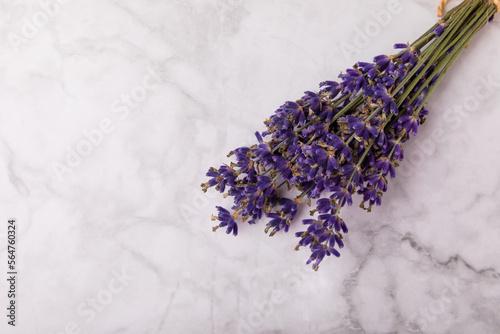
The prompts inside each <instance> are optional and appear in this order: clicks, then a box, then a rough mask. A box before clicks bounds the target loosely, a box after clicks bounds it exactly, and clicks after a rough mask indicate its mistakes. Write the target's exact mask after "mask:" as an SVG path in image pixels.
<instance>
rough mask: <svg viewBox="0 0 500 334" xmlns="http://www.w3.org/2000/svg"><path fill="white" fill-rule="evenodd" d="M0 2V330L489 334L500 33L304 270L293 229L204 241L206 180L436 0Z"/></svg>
mask: <svg viewBox="0 0 500 334" xmlns="http://www.w3.org/2000/svg"><path fill="white" fill-rule="evenodd" d="M0 5H1V10H0V16H1V20H0V32H1V35H0V41H1V46H2V47H1V50H2V51H1V52H0V76H1V80H0V161H1V163H0V166H1V171H0V189H1V191H0V208H1V210H0V211H1V217H0V220H3V223H2V224H0V246H1V248H0V253H1V254H0V256H1V257H0V258H1V260H0V268H4V269H2V270H1V271H2V272H4V273H5V272H6V271H7V270H6V257H7V253H6V246H5V241H6V232H7V227H6V225H7V222H6V221H7V219H8V218H9V217H15V218H17V221H18V241H19V242H18V257H19V259H18V261H19V284H18V319H17V326H16V327H15V328H12V327H11V326H7V324H6V322H7V318H6V316H5V314H6V310H5V307H6V306H7V298H6V289H7V284H6V280H5V279H2V280H1V281H0V291H1V293H0V303H1V307H0V308H1V309H2V310H4V311H2V316H1V319H3V320H2V321H1V324H0V332H1V333H22V334H30V333H47V334H49V333H52V334H55V333H58V334H60V333H67V334H68V333H92V334H99V333H134V334H136V333H268V334H271V333H275V334H277V333H396V332H397V333H499V332H500V256H499V253H500V243H499V240H500V207H499V202H500V192H499V188H500V173H499V167H498V166H499V163H500V146H499V142H500V132H499V127H498V124H500V112H499V111H498V104H499V103H500V94H499V93H500V66H499V65H498V64H499V55H500V45H499V44H498V41H499V40H500V29H499V28H500V25H499V22H496V23H493V24H491V25H489V26H488V27H487V28H485V29H484V31H482V32H481V33H480V35H479V36H478V37H477V38H476V39H475V40H474V41H473V43H471V45H470V46H469V50H468V51H467V52H465V53H464V54H463V56H462V57H461V58H460V60H459V61H458V62H457V64H456V65H455V68H454V70H453V72H452V73H450V75H449V76H448V77H447V79H446V80H444V81H443V83H442V85H441V87H440V89H439V90H438V91H437V92H436V94H435V95H434V96H433V98H432V99H431V101H430V106H429V108H430V110H431V113H432V114H431V115H430V117H429V118H428V121H427V123H426V124H425V125H424V126H423V127H422V130H421V133H420V134H419V136H418V137H417V138H416V139H415V140H413V141H412V142H410V143H408V145H407V146H406V156H407V161H406V162H405V163H404V164H403V165H402V166H401V167H400V172H399V177H398V179H397V180H395V182H391V183H390V189H389V191H388V193H387V194H386V196H385V197H384V205H383V206H382V207H380V208H377V209H375V210H374V211H373V212H372V213H371V214H367V213H365V212H364V211H362V210H360V209H358V208H357V205H355V206H353V207H352V208H348V209H347V210H344V219H345V220H346V221H347V222H348V224H349V228H350V232H349V235H348V236H347V240H346V247H345V248H344V249H343V251H342V256H341V257H340V258H339V259H328V260H329V261H324V263H323V264H322V266H321V268H320V270H319V271H318V272H314V271H312V270H311V269H310V267H307V266H306V265H305V264H304V263H305V260H306V259H307V257H308V254H309V253H308V251H307V250H302V251H300V252H294V251H293V248H294V246H295V244H296V240H295V238H294V237H293V235H292V234H289V235H276V236H275V237H274V238H273V239H272V240H269V238H268V237H266V236H265V235H264V233H263V226H264V224H263V223H262V224H260V225H257V226H255V227H248V226H242V227H241V231H240V235H239V236H238V238H234V237H232V236H227V235H226V234H224V233H221V232H219V233H213V232H212V231H211V226H212V222H211V221H210V214H211V213H213V212H214V206H215V205H217V204H219V203H224V202H225V201H224V200H222V199H221V198H220V197H219V196H218V195H217V194H215V193H214V192H209V193H207V194H206V195H205V194H203V193H202V192H201V191H200V188H199V184H200V183H201V182H204V180H205V177H204V173H205V171H206V169H207V168H208V167H209V166H211V165H217V164H219V163H221V162H223V161H227V158H226V157H225V155H226V154H227V152H228V151H229V150H231V149H232V148H234V147H237V146H239V145H244V144H249V143H253V141H254V137H253V132H254V131H255V130H258V129H261V130H262V129H263V125H262V121H263V120H264V119H265V118H266V117H267V116H268V115H270V114H271V113H272V112H273V110H275V109H276V108H277V107H278V106H279V105H281V104H282V103H283V102H284V101H287V100H294V99H296V98H299V97H300V96H301V94H302V92H303V91H305V90H315V89H317V84H318V83H319V82H321V81H323V80H325V79H335V78H336V77H337V75H338V74H339V72H340V71H342V70H343V69H345V68H346V67H349V66H350V65H352V64H353V63H354V62H355V61H358V60H370V59H371V58H372V57H373V56H374V55H377V54H380V53H390V52H391V48H392V44H394V43H395V42H407V41H411V40H413V39H414V38H416V37H418V36H419V35H420V33H422V32H424V31H425V30H427V29H428V27H429V26H430V25H431V24H433V23H434V22H435V20H436V5H437V1H434V0H432V1H431V0H413V1H397V0H377V1H363V2H362V1H331V0H330V1H328V0H310V1H301V0H289V1H268V0H267V1H266V0H249V1H243V0H165V1H159V0H148V1H131V0H125V1H123V0H114V1H113V0H87V1H81V0H72V1H69V0H64V1H63V0H58V1H56V0H43V1H31V0H23V1H21V0H12V1H1V2H0ZM358 203H359V202H358ZM305 211H307V210H304V212H303V213H302V215H307V213H306V212H305ZM299 228H300V226H294V227H293V228H292V232H293V231H297V230H299ZM2 277H4V276H3V274H2Z"/></svg>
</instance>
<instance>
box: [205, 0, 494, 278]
mask: <svg viewBox="0 0 500 334" xmlns="http://www.w3.org/2000/svg"><path fill="white" fill-rule="evenodd" d="M497 11H498V8H497V5H496V4H495V3H494V2H492V1H490V0H466V1H463V2H462V3H461V4H460V5H458V6H456V7H455V8H453V9H451V10H450V11H449V12H448V13H446V15H444V16H443V17H442V19H441V20H440V21H439V22H437V23H436V24H435V25H434V26H432V27H431V28H430V29H429V30H428V31H427V32H425V33H424V34H423V35H422V36H421V37H419V38H418V39H417V40H416V41H415V42H413V43H411V44H396V45H395V46H394V47H395V49H397V53H396V54H393V55H390V56H389V55H379V56H376V57H375V58H374V60H373V62H358V63H356V64H355V65H354V66H353V67H352V68H350V69H347V70H346V72H345V73H343V74H341V75H340V76H339V78H340V80H339V81H338V82H337V81H325V82H322V83H321V84H320V90H319V91H317V92H310V91H308V92H305V95H304V96H303V97H302V98H301V99H299V100H296V101H288V102H286V103H285V104H283V105H282V106H281V107H280V108H278V109H277V110H276V111H275V113H274V114H273V115H272V116H271V117H270V118H269V119H267V120H266V121H265V122H264V123H265V124H266V126H267V129H266V131H264V132H262V133H259V132H257V133H256V137H257V141H258V143H256V144H255V145H253V146H249V147H240V148H237V149H235V150H233V151H231V152H230V154H229V155H228V156H234V157H235V161H233V162H230V163H229V164H223V165H222V166H220V167H219V168H210V170H209V171H208V173H207V176H208V177H209V178H210V179H209V181H208V182H206V183H203V184H202V188H203V190H204V191H207V189H208V188H210V187H215V189H216V190H218V191H220V192H221V193H224V197H228V196H231V197H233V198H234V205H233V206H232V208H231V210H227V209H225V208H223V207H220V206H218V207H217V210H218V215H216V216H212V220H214V221H218V224H217V226H215V227H214V230H217V229H218V228H222V227H223V228H225V229H226V232H227V233H233V234H234V235H237V234H238V224H239V222H247V223H249V224H254V223H256V222H257V221H258V220H259V219H260V218H262V216H263V215H265V216H267V217H268V218H270V219H269V221H268V223H267V225H266V228H265V232H266V233H269V235H270V236H272V235H274V234H275V233H277V232H279V231H282V230H283V231H285V232H287V231H288V229H289V226H290V224H291V222H292V221H293V220H294V219H295V217H296V215H297V210H298V205H300V204H301V203H302V202H303V201H304V200H306V202H307V203H308V205H311V204H312V200H314V201H315V209H314V210H312V211H311V215H312V216H313V218H311V219H304V220H303V221H302V223H303V224H304V225H305V227H306V229H305V230H304V231H301V232H297V233H296V236H297V237H298V238H300V240H299V242H298V245H297V247H296V249H299V248H300V247H302V246H304V247H309V248H310V250H311V254H310V256H309V259H308V260H307V263H311V262H313V268H314V269H315V270H317V269H318V266H319V264H320V262H321V261H322V260H323V259H324V258H325V256H329V255H332V254H333V255H335V256H340V253H339V251H338V249H339V248H342V247H343V246H344V242H343V239H344V235H343V234H345V233H347V232H348V228H347V225H346V223H345V222H344V220H343V219H342V218H341V217H340V210H341V208H342V207H344V206H345V205H346V204H347V205H351V204H352V195H353V194H356V193H357V194H359V195H361V197H362V202H361V207H362V208H364V209H366V210H368V211H371V209H372V206H373V205H380V204H381V199H382V195H383V193H384V192H385V191H386V190H387V177H388V176H390V177H395V174H396V173H395V168H396V167H397V166H398V165H399V163H400V162H401V161H402V160H403V158H404V154H403V143H405V142H406V141H407V140H409V139H410V137H411V136H412V135H413V136H414V135H416V134H417V132H418V127H419V126H420V125H421V124H423V123H424V121H425V116H426V115H427V114H428V111H427V109H426V105H427V101H428V99H429V97H430V96H431V95H432V94H433V92H434V90H435V89H436V87H437V86H438V85H439V83H440V82H441V80H443V78H444V76H445V74H446V73H447V72H448V71H449V70H450V68H451V67H452V65H453V63H454V62H455V61H456V60H457V58H458V56H459V55H460V54H461V53H462V52H463V51H464V50H465V49H466V47H467V45H468V43H469V42H470V41H471V40H472V38H473V37H474V36H475V35H476V34H477V33H478V32H479V31H480V30H481V29H482V28H483V27H484V26H485V25H486V24H487V23H488V22H489V21H491V20H492V19H493V18H494V15H495V13H496V12H497ZM284 185H286V186H287V188H288V189H289V190H290V189H292V188H296V189H298V191H299V192H300V194H299V195H298V196H296V197H295V198H287V196H286V195H287V192H286V191H281V189H284V188H282V186H284ZM280 188H281V189H280Z"/></svg>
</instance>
